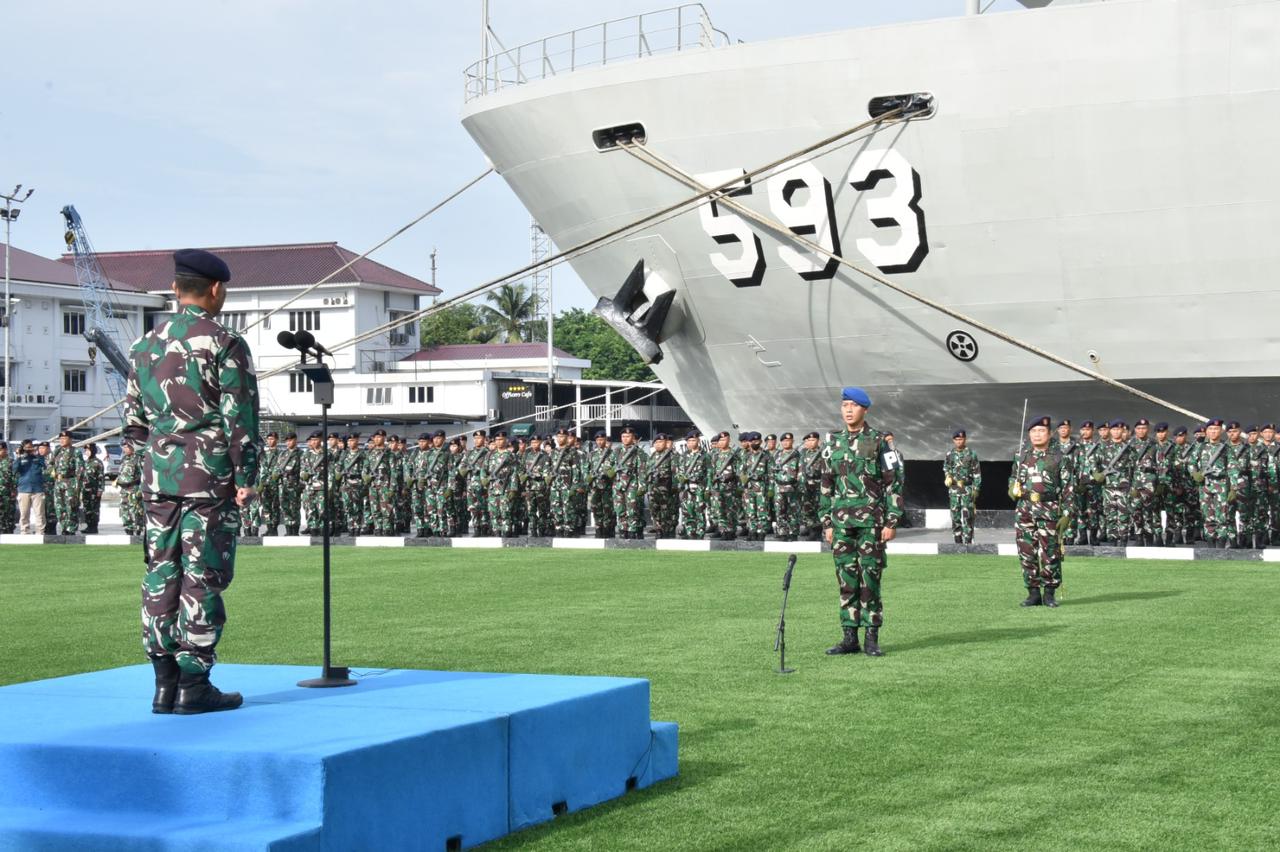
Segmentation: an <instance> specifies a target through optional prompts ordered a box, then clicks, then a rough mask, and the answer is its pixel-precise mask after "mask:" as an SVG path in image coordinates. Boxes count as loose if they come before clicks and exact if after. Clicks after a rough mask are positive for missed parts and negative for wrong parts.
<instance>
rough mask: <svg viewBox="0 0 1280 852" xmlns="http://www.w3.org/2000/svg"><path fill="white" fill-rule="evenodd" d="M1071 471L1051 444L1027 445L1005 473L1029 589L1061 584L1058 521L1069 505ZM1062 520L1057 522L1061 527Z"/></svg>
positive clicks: (1072, 486) (1053, 587)
mask: <svg viewBox="0 0 1280 852" xmlns="http://www.w3.org/2000/svg"><path fill="white" fill-rule="evenodd" d="M1073 480H1074V474H1072V473H1071V472H1070V470H1069V468H1068V467H1067V466H1066V465H1064V464H1063V458H1062V455H1061V454H1060V453H1058V452H1057V450H1056V449H1054V448H1053V447H1052V446H1050V447H1049V448H1048V449H1044V450H1037V449H1035V448H1033V447H1027V448H1026V449H1025V450H1023V452H1022V455H1021V456H1020V457H1019V458H1018V459H1017V460H1016V461H1015V463H1014V466H1013V474H1012V475H1011V476H1010V477H1009V482H1010V488H1011V489H1012V490H1014V491H1015V493H1017V495H1018V496H1017V501H1018V503H1017V520H1016V522H1015V525H1014V532H1015V534H1016V536H1017V545H1018V561H1019V562H1021V563H1022V581H1023V583H1024V584H1025V585H1026V587H1027V590H1028V591H1032V592H1033V593H1034V592H1036V591H1038V590H1039V589H1040V588H1042V587H1043V588H1045V589H1057V588H1058V587H1059V586H1060V585H1062V555H1063V550H1062V539H1061V530H1060V528H1059V522H1060V521H1062V520H1063V513H1065V512H1069V511H1070V508H1071V505H1072V489H1073V488H1074V482H1073ZM1065 527H1066V524H1065V523H1063V524H1062V525H1061V528H1062V529H1065Z"/></svg>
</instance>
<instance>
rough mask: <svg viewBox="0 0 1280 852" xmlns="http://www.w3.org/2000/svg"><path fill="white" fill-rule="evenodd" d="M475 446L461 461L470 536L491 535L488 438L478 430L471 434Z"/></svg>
mask: <svg viewBox="0 0 1280 852" xmlns="http://www.w3.org/2000/svg"><path fill="white" fill-rule="evenodd" d="M471 437H472V439H473V443H474V444H475V446H474V447H472V448H471V449H470V450H468V451H467V454H466V456H465V457H464V458H463V460H462V473H463V475H464V476H465V477H466V480H467V512H468V513H469V514H470V515H471V534H472V535H473V536H488V535H493V523H492V520H491V519H490V517H489V495H488V493H487V490H486V489H487V485H488V483H487V481H486V480H487V478H488V476H489V453H490V452H491V450H490V449H489V446H488V436H487V435H486V434H485V433H484V432H481V431H479V430H477V431H476V432H474V433H473V434H472V436H471Z"/></svg>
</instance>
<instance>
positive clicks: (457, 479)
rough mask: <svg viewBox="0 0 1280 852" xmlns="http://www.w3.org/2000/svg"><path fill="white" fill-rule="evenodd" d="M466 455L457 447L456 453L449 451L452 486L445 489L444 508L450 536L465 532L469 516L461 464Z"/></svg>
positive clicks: (449, 472) (465, 484)
mask: <svg viewBox="0 0 1280 852" xmlns="http://www.w3.org/2000/svg"><path fill="white" fill-rule="evenodd" d="M466 457H467V454H466V452H465V451H464V450H462V449H461V447H459V449H458V451H457V452H454V451H453V450H450V451H449V467H448V475H449V478H450V479H449V481H450V482H452V485H451V486H450V487H449V488H446V489H445V492H444V496H445V506H446V508H447V509H448V512H449V528H450V530H451V532H450V533H449V534H450V535H462V534H464V533H465V532H466V531H467V526H468V524H469V522H470V520H471V514H470V513H469V512H468V511H467V477H466V475H465V474H464V473H463V472H462V463H463V461H465V460H466Z"/></svg>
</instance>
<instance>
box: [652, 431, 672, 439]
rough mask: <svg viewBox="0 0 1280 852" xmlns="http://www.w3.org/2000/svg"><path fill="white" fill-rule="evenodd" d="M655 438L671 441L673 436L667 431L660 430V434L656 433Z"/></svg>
mask: <svg viewBox="0 0 1280 852" xmlns="http://www.w3.org/2000/svg"><path fill="white" fill-rule="evenodd" d="M653 440H655V441H670V440H671V436H670V435H668V434H667V433H666V432H659V433H658V434H656V435H654V436H653Z"/></svg>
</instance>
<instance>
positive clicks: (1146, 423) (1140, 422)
mask: <svg viewBox="0 0 1280 852" xmlns="http://www.w3.org/2000/svg"><path fill="white" fill-rule="evenodd" d="M1133 425H1134V426H1150V425H1151V421H1150V420H1148V419H1147V418H1145V417H1139V418H1138V419H1137V420H1135V421H1133Z"/></svg>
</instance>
